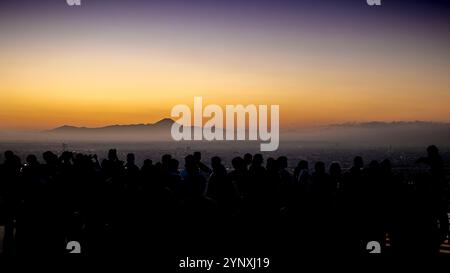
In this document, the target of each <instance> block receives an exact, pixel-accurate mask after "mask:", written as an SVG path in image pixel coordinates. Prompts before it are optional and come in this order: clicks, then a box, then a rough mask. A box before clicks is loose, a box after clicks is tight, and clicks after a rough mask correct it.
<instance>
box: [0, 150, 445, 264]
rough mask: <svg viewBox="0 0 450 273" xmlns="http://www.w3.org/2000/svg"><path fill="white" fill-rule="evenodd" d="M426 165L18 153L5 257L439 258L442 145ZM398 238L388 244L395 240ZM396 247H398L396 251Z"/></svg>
mask: <svg viewBox="0 0 450 273" xmlns="http://www.w3.org/2000/svg"><path fill="white" fill-rule="evenodd" d="M427 152H428V155H427V156H426V157H424V158H420V159H418V160H417V163H420V164H425V165H426V166H427V170H426V171H422V172H417V173H414V175H410V176H408V177H405V176H404V175H402V174H398V173H395V172H393V171H392V170H391V163H390V161H389V160H387V159H386V160H383V161H381V162H378V161H372V162H370V163H369V164H368V165H365V164H364V162H363V159H362V158H361V157H355V159H354V164H353V167H351V169H349V170H347V171H345V172H344V171H342V170H341V166H340V164H339V163H337V162H334V163H332V164H331V165H330V166H329V167H328V171H327V167H326V165H325V164H324V163H323V162H317V163H315V165H314V167H313V168H312V169H311V168H310V166H309V164H308V162H307V161H304V160H302V161H300V162H299V163H298V166H297V167H296V168H295V170H294V171H293V172H291V171H290V170H289V169H288V160H287V158H286V157H283V156H281V157H279V158H277V159H274V158H267V159H266V160H265V161H264V158H263V156H262V155H261V154H254V155H251V154H245V155H243V156H242V157H235V158H234V159H233V160H232V162H231V164H232V167H233V169H232V170H227V169H226V167H225V166H224V164H223V162H222V161H221V158H220V157H217V156H215V157H212V159H211V162H210V166H208V165H207V164H205V163H203V162H202V160H201V154H200V153H199V152H195V153H193V154H190V155H187V156H186V157H185V158H184V164H183V166H181V168H180V163H179V161H178V160H177V159H175V158H173V157H172V156H171V155H169V154H166V155H163V156H162V158H161V161H160V162H156V163H154V162H152V161H151V160H149V159H147V160H145V161H144V163H143V166H142V167H140V168H139V167H138V166H137V165H136V164H135V156H134V154H132V153H130V154H128V155H127V157H126V161H125V162H124V161H121V160H120V159H119V158H118V156H117V151H116V150H115V149H111V150H109V153H108V157H107V158H106V159H104V160H102V161H101V163H100V162H99V161H98V159H97V156H96V155H87V154H81V153H73V152H68V151H65V152H63V153H62V154H61V155H60V156H58V155H56V154H55V153H53V152H50V151H47V152H45V153H43V159H44V162H39V161H38V159H37V157H36V156H35V155H28V156H27V157H26V162H24V163H22V162H21V160H20V158H19V157H18V156H17V155H15V154H14V153H13V152H11V151H6V152H5V153H4V158H5V160H4V162H3V164H1V165H0V177H1V181H0V196H1V200H2V207H1V208H0V211H1V223H0V224H3V225H5V236H4V240H3V251H4V253H6V254H8V253H12V254H34V253H49V254H59V253H61V254H63V253H67V250H66V244H67V242H68V241H78V242H80V244H81V247H82V248H81V249H82V253H83V254H85V255H97V254H102V255H103V254H108V253H112V254H117V253H126V254H130V253H145V252H150V251H154V252H157V253H159V254H160V255H184V254H189V255H191V256H192V255H206V254H216V255H219V254H223V255H226V254H228V255H231V254H232V255H233V256H234V257H236V256H238V255H240V254H242V255H244V254H252V255H253V256H255V255H258V254H265V253H273V252H277V253H278V254H279V253H290V254H291V255H292V254H295V253H309V254H318V255H322V254H323V255H328V254H334V253H336V254H356V255H358V254H364V253H367V250H366V244H367V242H369V241H377V242H379V243H380V244H381V248H382V253H390V254H393V255H396V254H427V255H436V254H437V253H438V251H439V246H440V244H441V243H442V242H443V241H444V240H445V239H446V237H447V236H448V230H449V227H448V217H447V210H448V200H447V197H448V195H447V191H446V190H447V188H448V182H447V180H446V178H445V175H446V174H445V170H444V162H443V160H442V158H441V157H440V155H439V152H438V149H437V148H436V147H435V146H429V147H428V149H427ZM387 238H389V242H386V239H387ZM387 246H389V247H387Z"/></svg>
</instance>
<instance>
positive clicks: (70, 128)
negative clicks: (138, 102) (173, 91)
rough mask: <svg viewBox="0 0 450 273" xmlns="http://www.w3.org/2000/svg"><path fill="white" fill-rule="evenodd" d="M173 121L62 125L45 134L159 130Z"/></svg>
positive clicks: (165, 119)
mask: <svg viewBox="0 0 450 273" xmlns="http://www.w3.org/2000/svg"><path fill="white" fill-rule="evenodd" d="M174 122H175V121H173V120H172V119H170V118H164V119H161V120H159V121H157V122H155V123H146V124H143V123H140V124H124V125H119V124H115V125H107V126H103V127H84V126H83V127H77V126H71V125H63V126H60V127H56V128H54V129H50V130H48V131H47V132H72V133H73V132H74V131H85V132H86V131H91V132H93V131H111V130H134V129H161V128H166V127H171V126H172V124H173V123H174Z"/></svg>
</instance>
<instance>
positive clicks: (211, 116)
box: [171, 97, 280, 151]
mask: <svg viewBox="0 0 450 273" xmlns="http://www.w3.org/2000/svg"><path fill="white" fill-rule="evenodd" d="M268 111H269V106H268V105H258V106H256V105H254V104H250V105H247V106H243V105H226V106H225V126H224V111H223V109H222V108H221V107H220V106H219V105H215V104H210V105H206V106H205V107H204V108H203V98H202V97H194V111H193V117H192V112H191V109H190V108H189V106H187V105H184V104H180V105H175V106H174V107H173V108H172V111H171V116H172V117H173V118H179V119H178V120H176V121H175V122H174V124H173V125H172V129H171V134H172V138H173V139H174V140H176V141H180V140H208V141H212V140H219V141H221V140H227V141H230V140H260V141H262V142H263V143H261V144H260V149H261V151H275V150H277V149H278V146H279V142H280V113H279V111H280V106H279V105H270V113H269V112H268ZM269 114H270V128H269V126H268V125H269V124H268V123H269V120H268V119H269ZM192 118H193V120H194V122H193V124H192ZM204 119H208V120H207V121H206V122H205V123H204V124H203V121H204ZM247 119H248V126H246V120H247ZM269 129H270V130H269Z"/></svg>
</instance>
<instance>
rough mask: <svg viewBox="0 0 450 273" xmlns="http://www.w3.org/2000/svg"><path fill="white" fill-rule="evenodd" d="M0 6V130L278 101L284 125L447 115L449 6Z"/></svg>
mask: <svg viewBox="0 0 450 273" xmlns="http://www.w3.org/2000/svg"><path fill="white" fill-rule="evenodd" d="M382 4H383V5H382V6H381V7H370V6H368V5H367V4H366V1H365V0H347V1H336V0H326V1H317V0H304V1H300V0H299V1H286V0H273V1H266V0H259V1H256V0H245V1H236V0H226V1H225V0H224V1H214V0H209V1H195V0H193V1H186V0H184V1H171V0H158V1H152V0H149V1H142V0H141V1H138V0H127V1H125V0H122V1H118V0H116V1H113V0H109V1H100V0H82V6H81V7H69V6H67V5H66V2H65V0H52V1H50V0H44V1H22V0H10V1H2V2H1V3H0V34H1V35H0V129H47V128H52V127H57V126H60V125H63V124H70V125H75V126H103V125H109V124H128V123H150V122H154V121H157V120H159V119H161V118H164V117H169V116H170V110H171V108H172V106H174V105H175V104H180V103H182V104H190V105H192V103H193V97H194V96H203V100H204V103H205V104H206V103H215V104H221V105H224V104H279V105H280V117H281V121H282V126H284V127H302V126H311V125H321V124H328V123H340V122H348V121H369V120H386V121H391V120H433V121H446V122H448V121H450V50H449V48H450V1H437V0H431V1H430V0H424V1H407V0H404V1H402V0H382Z"/></svg>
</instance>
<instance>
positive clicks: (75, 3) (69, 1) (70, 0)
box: [66, 0, 81, 6]
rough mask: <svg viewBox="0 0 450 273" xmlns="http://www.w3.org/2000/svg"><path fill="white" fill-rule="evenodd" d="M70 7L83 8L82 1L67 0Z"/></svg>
mask: <svg viewBox="0 0 450 273" xmlns="http://www.w3.org/2000/svg"><path fill="white" fill-rule="evenodd" d="M66 3H67V5H69V6H81V0H66Z"/></svg>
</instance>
